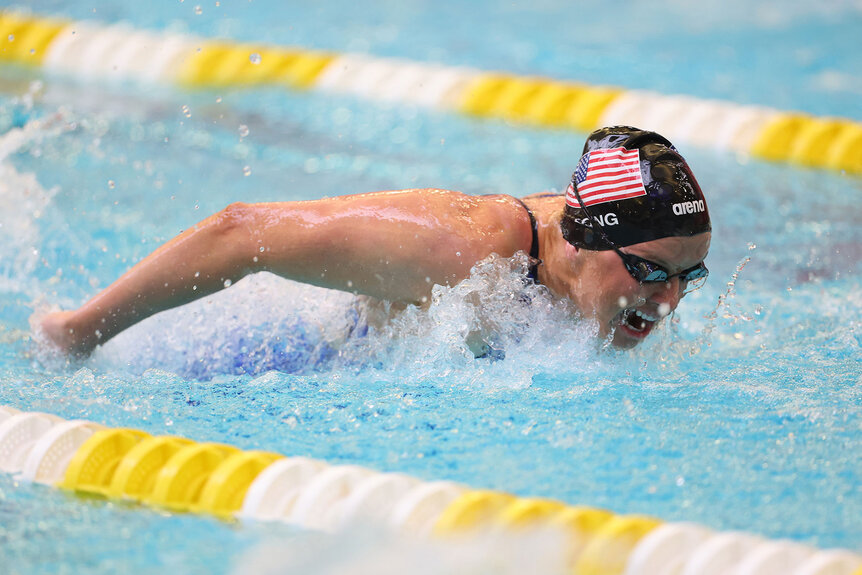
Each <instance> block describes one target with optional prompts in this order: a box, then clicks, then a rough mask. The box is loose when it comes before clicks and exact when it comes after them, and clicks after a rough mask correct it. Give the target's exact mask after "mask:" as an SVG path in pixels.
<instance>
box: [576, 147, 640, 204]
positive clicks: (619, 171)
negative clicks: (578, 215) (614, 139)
mask: <svg viewBox="0 0 862 575" xmlns="http://www.w3.org/2000/svg"><path fill="white" fill-rule="evenodd" d="M639 152H640V150H638V149H637V148H635V149H634V150H627V149H626V148H608V149H605V150H592V151H591V152H587V153H586V154H584V155H583V156H581V161H580V162H578V169H577V170H575V185H576V186H577V187H578V194H579V195H580V196H581V200H583V202H584V206H593V205H596V204H603V203H605V202H615V201H618V200H627V199H629V198H637V197H640V196H645V195H646V188H644V183H643V179H642V178H641V168H640V153H639ZM566 203H567V204H568V205H570V206H571V207H573V208H580V207H581V204H580V203H578V198H577V197H576V196H575V191H574V188H573V187H572V186H569V188H568V189H567V190H566Z"/></svg>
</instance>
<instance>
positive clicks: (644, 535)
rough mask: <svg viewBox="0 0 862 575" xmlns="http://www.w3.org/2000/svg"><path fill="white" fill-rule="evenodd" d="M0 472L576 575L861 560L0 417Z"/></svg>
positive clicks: (40, 418)
mask: <svg viewBox="0 0 862 575" xmlns="http://www.w3.org/2000/svg"><path fill="white" fill-rule="evenodd" d="M0 470H2V471H3V472H6V473H11V474H15V476H16V477H17V478H19V479H21V480H24V481H31V482H37V483H42V484H46V485H52V486H55V487H59V488H61V489H64V490H67V491H70V492H73V493H77V494H81V495H85V496H88V497H93V496H96V497H104V498H106V499H112V500H121V501H126V502H131V503H140V504H143V505H148V506H151V507H155V508H159V509H165V510H169V511H173V512H190V513H200V514H208V515H211V516H215V517H218V518H221V519H226V520H232V519H243V520H256V521H282V522H287V523H291V524H295V525H297V526H300V527H303V528H306V529H314V530H321V531H337V530H339V529H343V528H346V527H349V526H350V525H354V524H361V523H364V524H369V523H371V524H376V525H378V526H383V527H386V528H388V529H390V530H393V531H396V532H399V531H400V532H406V533H411V534H413V535H419V536H429V537H437V538H451V537H466V536H471V535H472V536H475V535H477V534H483V533H484V534H487V533H507V534H509V535H510V536H517V535H518V534H519V533H521V534H525V533H528V532H535V531H536V530H544V531H553V532H555V533H558V534H562V535H563V539H562V541H564V544H565V549H563V550H562V551H563V553H564V554H565V557H566V559H567V561H569V562H570V564H571V566H572V572H573V573H575V574H576V575H617V574H625V575H657V574H671V573H674V574H678V575H710V574H716V575H717V574H722V573H729V572H732V573H734V574H735V575H766V574H770V575H771V574H778V573H780V574H781V575H862V556H859V555H857V554H854V553H852V552H850V551H847V550H842V549H831V550H818V549H815V548H812V547H809V546H806V545H802V544H799V543H795V542H791V541H784V540H769V539H765V538H763V537H759V536H756V535H751V534H748V533H739V532H716V531H713V530H711V529H709V528H707V527H704V526H702V525H698V524H694V523H666V522H663V521H661V520H659V519H656V518H653V517H646V516H642V515H618V514H615V513H612V512H610V511H607V510H603V509H595V508H592V507H584V506H572V505H568V504H565V503H562V502H560V501H553V500H549V499H543V498H534V497H519V496H516V495H513V494H510V493H503V492H500V491H492V490H481V489H479V490H477V489H472V488H469V487H467V486H465V485H461V484H458V483H454V482H451V481H430V482H429V481H422V480H420V479H417V478H414V477H410V476H408V475H403V474H400V473H380V472H377V471H374V470H371V469H367V468H365V467H361V466H357V465H329V464H327V463H326V462H323V461H318V460H314V459H310V458H306V457H285V456H283V455H280V454H277V453H270V452H267V451H257V450H250V451H243V450H240V449H237V448H236V447H232V446H229V445H223V444H219V443H198V442H195V441H192V440H190V439H185V438H181V437H173V436H153V435H151V434H150V433H147V432H145V431H139V430H135V429H122V428H109V427H105V426H103V425H99V424H97V423H93V422H90V421H83V420H71V421H67V420H64V419H62V418H60V417H57V416H55V415H51V414H46V413H29V412H21V411H19V410H17V409H15V408H12V407H5V406H0Z"/></svg>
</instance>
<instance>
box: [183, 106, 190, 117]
mask: <svg viewBox="0 0 862 575" xmlns="http://www.w3.org/2000/svg"><path fill="white" fill-rule="evenodd" d="M183 116H185V117H186V118H191V117H192V111H191V108H189V107H188V106H183Z"/></svg>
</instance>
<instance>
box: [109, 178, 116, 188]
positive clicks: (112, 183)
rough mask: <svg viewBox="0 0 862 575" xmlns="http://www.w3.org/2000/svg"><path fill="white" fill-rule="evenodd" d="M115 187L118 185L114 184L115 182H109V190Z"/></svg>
mask: <svg viewBox="0 0 862 575" xmlns="http://www.w3.org/2000/svg"><path fill="white" fill-rule="evenodd" d="M115 185H116V184H115V183H114V180H108V187H109V188H111V189H112V190H113V189H114V186H115Z"/></svg>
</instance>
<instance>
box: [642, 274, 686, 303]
mask: <svg viewBox="0 0 862 575" xmlns="http://www.w3.org/2000/svg"><path fill="white" fill-rule="evenodd" d="M652 285H653V286H655V287H653V289H654V290H655V291H654V292H653V293H652V295H651V296H650V300H652V301H653V303H657V304H659V305H661V304H666V305H668V306H669V307H670V311H673V310H675V309H676V306H677V305H679V300H680V299H681V298H682V295H683V294H682V284H681V282H680V280H679V277H676V276H675V277H672V278H670V279H669V280H668V281H666V282H658V283H655V284H652Z"/></svg>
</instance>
